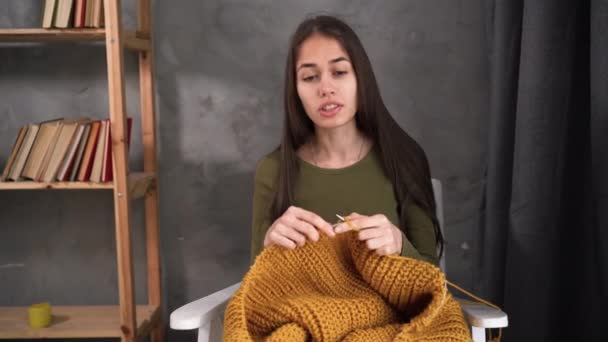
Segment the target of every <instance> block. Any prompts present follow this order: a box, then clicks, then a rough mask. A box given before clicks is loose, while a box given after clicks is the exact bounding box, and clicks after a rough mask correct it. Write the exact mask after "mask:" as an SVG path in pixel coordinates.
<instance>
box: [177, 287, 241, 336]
mask: <svg viewBox="0 0 608 342" xmlns="http://www.w3.org/2000/svg"><path fill="white" fill-rule="evenodd" d="M239 286H241V283H236V284H234V285H232V286H230V287H227V288H225V289H223V290H220V291H217V292H215V293H212V294H210V295H208V296H206V297H203V298H201V299H198V300H195V301H193V302H190V303H188V304H186V305H184V306H182V307H180V308H178V309H176V310H174V311H173V312H172V313H171V316H170V319H169V321H170V326H171V329H175V330H191V329H198V328H200V327H202V326H204V325H205V324H208V323H209V322H211V320H212V319H213V318H214V317H216V316H218V315H222V314H223V313H224V309H225V308H226V305H227V304H228V300H229V299H230V297H232V295H233V294H234V292H235V291H236V290H237V289H238V288H239Z"/></svg>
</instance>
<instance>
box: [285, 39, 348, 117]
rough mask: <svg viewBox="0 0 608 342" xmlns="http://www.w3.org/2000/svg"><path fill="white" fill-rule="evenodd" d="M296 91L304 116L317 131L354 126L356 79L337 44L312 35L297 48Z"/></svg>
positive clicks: (345, 55) (342, 50)
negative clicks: (318, 128)
mask: <svg viewBox="0 0 608 342" xmlns="http://www.w3.org/2000/svg"><path fill="white" fill-rule="evenodd" d="M296 87H297V90H298V95H299V96H300V100H301V101H302V104H303V105H304V110H305V111H306V114H307V115H308V117H309V118H310V119H311V120H312V121H313V122H314V123H315V125H316V126H317V127H322V128H333V127H338V126H342V125H344V124H347V123H351V122H352V123H354V121H353V119H354V117H355V113H356V112H357V78H356V76H355V72H354V70H353V67H352V65H351V62H350V58H349V56H348V54H347V53H346V51H344V49H343V48H342V45H340V43H339V42H338V41H337V40H335V39H333V38H329V37H326V36H323V35H320V34H313V35H312V36H310V37H309V38H307V39H306V40H305V41H304V42H303V43H302V44H301V45H300V50H299V53H298V56H297V58H296Z"/></svg>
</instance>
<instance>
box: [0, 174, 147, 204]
mask: <svg viewBox="0 0 608 342" xmlns="http://www.w3.org/2000/svg"><path fill="white" fill-rule="evenodd" d="M155 179H156V177H155V176H154V174H153V173H149V172H132V173H130V174H129V188H130V196H131V198H138V197H141V196H143V195H145V194H146V192H147V191H148V189H149V188H150V187H151V186H154V185H155V181H154V180H155ZM111 189H114V183H112V182H107V183H93V182H33V181H21V182H0V190H111Z"/></svg>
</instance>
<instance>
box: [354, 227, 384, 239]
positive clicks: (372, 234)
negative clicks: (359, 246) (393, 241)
mask: <svg viewBox="0 0 608 342" xmlns="http://www.w3.org/2000/svg"><path fill="white" fill-rule="evenodd" d="M385 234H386V232H385V231H384V229H382V228H379V227H375V228H369V229H363V230H360V231H359V236H358V237H359V240H361V241H366V240H369V239H374V238H379V237H382V236H384V235H385Z"/></svg>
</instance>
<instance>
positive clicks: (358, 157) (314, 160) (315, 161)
mask: <svg viewBox="0 0 608 342" xmlns="http://www.w3.org/2000/svg"><path fill="white" fill-rule="evenodd" d="M364 141H365V139H361V147H359V155H358V156H357V160H356V161H355V162H354V163H356V162H358V161H359V160H361V153H362V152H363V142H364ZM313 145H315V144H310V147H311V151H310V152H311V154H312V162H313V164H314V165H315V166H317V167H320V166H319V164H317V158H315V148H314V146H313ZM354 163H353V164H354Z"/></svg>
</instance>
